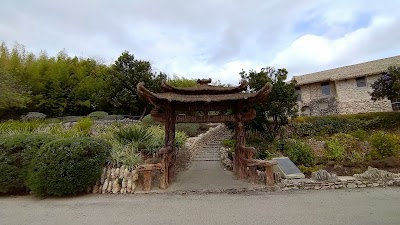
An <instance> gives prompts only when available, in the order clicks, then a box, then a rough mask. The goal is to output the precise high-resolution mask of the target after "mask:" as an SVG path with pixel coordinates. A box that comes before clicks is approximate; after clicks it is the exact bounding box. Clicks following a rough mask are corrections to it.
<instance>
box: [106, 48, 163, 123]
mask: <svg viewBox="0 0 400 225" xmlns="http://www.w3.org/2000/svg"><path fill="white" fill-rule="evenodd" d="M165 78H166V75H165V74H163V73H159V74H156V73H154V72H153V71H152V67H151V64H150V62H148V61H143V60H138V59H135V57H134V55H133V54H130V53H129V52H128V51H124V52H123V53H122V54H121V56H119V57H118V59H117V60H116V61H115V62H114V64H113V65H112V66H111V73H110V74H109V75H108V76H107V77H106V80H105V81H106V88H105V89H103V92H101V95H102V98H103V103H104V107H105V106H109V107H112V108H113V109H114V111H115V112H123V113H126V114H129V115H144V114H145V113H146V111H148V110H149V108H148V103H146V102H143V101H140V100H139V97H138V95H137V93H136V87H137V85H138V83H139V82H145V84H146V87H147V88H149V89H150V90H151V91H156V92H157V91H158V92H159V91H160V84H161V80H163V79H165Z"/></svg>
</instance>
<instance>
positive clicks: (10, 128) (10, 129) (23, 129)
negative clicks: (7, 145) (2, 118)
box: [0, 120, 42, 135]
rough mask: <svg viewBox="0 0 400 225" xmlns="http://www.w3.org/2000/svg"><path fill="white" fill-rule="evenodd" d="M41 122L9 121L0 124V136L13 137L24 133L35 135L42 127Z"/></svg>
mask: <svg viewBox="0 0 400 225" xmlns="http://www.w3.org/2000/svg"><path fill="white" fill-rule="evenodd" d="M41 124H42V123H41V122H40V121H37V120H31V121H26V122H22V121H19V120H8V121H6V122H3V123H0V135H13V134H22V133H26V134H29V133H34V132H35V131H36V130H37V129H38V128H39V127H40V126H41Z"/></svg>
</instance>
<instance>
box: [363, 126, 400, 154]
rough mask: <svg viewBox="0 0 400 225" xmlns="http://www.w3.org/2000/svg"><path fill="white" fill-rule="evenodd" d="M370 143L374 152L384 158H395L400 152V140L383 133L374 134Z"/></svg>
mask: <svg viewBox="0 0 400 225" xmlns="http://www.w3.org/2000/svg"><path fill="white" fill-rule="evenodd" d="M370 142H371V145H372V147H373V151H376V153H377V154H378V156H379V157H382V158H385V157H390V156H395V155H396V154H397V153H398V152H399V150H400V142H399V138H398V137H396V136H395V135H392V134H388V133H385V132H382V131H378V132H376V133H374V134H372V136H371V140H370Z"/></svg>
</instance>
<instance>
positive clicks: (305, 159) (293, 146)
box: [280, 138, 315, 167]
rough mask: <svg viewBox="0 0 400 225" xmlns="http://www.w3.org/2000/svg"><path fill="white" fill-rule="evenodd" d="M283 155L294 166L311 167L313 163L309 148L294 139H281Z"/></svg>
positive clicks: (312, 154)
mask: <svg viewBox="0 0 400 225" xmlns="http://www.w3.org/2000/svg"><path fill="white" fill-rule="evenodd" d="M280 144H281V146H282V149H283V152H284V154H285V155H286V156H287V157H289V158H290V160H292V161H293V163H295V164H296V165H303V166H307V167H310V166H313V165H314V161H315V156H314V152H313V151H312V149H311V147H310V146H308V145H307V144H305V143H304V142H302V141H298V140H295V139H290V138H287V139H283V140H281V141H280Z"/></svg>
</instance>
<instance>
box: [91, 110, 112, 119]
mask: <svg viewBox="0 0 400 225" xmlns="http://www.w3.org/2000/svg"><path fill="white" fill-rule="evenodd" d="M107 116H108V113H107V112H104V111H95V112H91V113H90V114H89V115H88V117H90V118H92V119H94V120H100V119H104V118H105V117H107Z"/></svg>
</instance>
